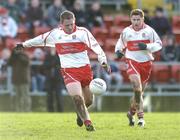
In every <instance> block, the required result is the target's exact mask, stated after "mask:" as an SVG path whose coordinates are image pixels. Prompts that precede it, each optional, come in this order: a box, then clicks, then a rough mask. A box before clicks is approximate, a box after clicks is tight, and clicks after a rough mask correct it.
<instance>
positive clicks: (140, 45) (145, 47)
mask: <svg viewBox="0 0 180 140" xmlns="http://www.w3.org/2000/svg"><path fill="white" fill-rule="evenodd" d="M137 47H138V48H139V49H140V50H146V49H147V45H146V44H145V43H142V42H141V43H138V45H137Z"/></svg>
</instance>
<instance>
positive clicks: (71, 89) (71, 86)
mask: <svg viewBox="0 0 180 140" xmlns="http://www.w3.org/2000/svg"><path fill="white" fill-rule="evenodd" d="M66 89H67V91H68V93H69V95H70V96H74V95H80V96H82V88H81V83H80V82H78V81H77V82H71V83H68V84H67V85H66Z"/></svg>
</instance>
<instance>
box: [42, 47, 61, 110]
mask: <svg viewBox="0 0 180 140" xmlns="http://www.w3.org/2000/svg"><path fill="white" fill-rule="evenodd" d="M43 67H44V71H45V76H46V82H45V89H46V91H47V110H48V111H49V112H54V111H57V112H62V111H63V97H62V89H63V87H64V84H63V79H62V76H61V73H60V62H59V57H58V56H57V54H56V53H55V50H54V49H53V48H51V49H50V50H47V54H46V56H45V60H44V65H43ZM57 75H58V76H57ZM59 75H60V76H59Z"/></svg>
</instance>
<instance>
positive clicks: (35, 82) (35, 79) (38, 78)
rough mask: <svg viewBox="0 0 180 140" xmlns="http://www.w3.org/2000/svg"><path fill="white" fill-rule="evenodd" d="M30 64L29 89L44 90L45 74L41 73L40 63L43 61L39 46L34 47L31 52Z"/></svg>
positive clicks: (42, 53)
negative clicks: (31, 62)
mask: <svg viewBox="0 0 180 140" xmlns="http://www.w3.org/2000/svg"><path fill="white" fill-rule="evenodd" d="M32 61H33V62H34V64H33V65H32V66H31V69H32V70H31V78H32V79H31V90H32V92H37V91H44V84H45V79H46V78H45V76H44V73H43V67H42V65H41V64H42V63H43V61H44V52H43V51H42V49H40V48H36V49H35V50H34V52H33V58H32Z"/></svg>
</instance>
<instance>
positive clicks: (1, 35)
mask: <svg viewBox="0 0 180 140" xmlns="http://www.w3.org/2000/svg"><path fill="white" fill-rule="evenodd" d="M17 29H18V26H17V23H16V21H15V20H14V19H13V18H12V17H10V16H9V11H8V10H7V9H6V8H4V7H0V44H1V45H2V46H3V47H4V46H5V42H6V39H7V38H14V37H15V36H16V35H17Z"/></svg>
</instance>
